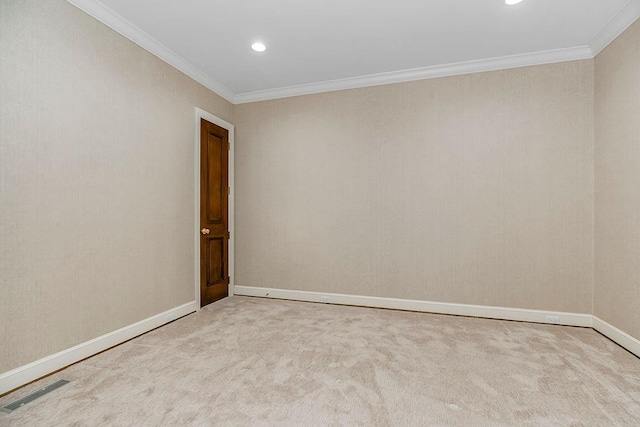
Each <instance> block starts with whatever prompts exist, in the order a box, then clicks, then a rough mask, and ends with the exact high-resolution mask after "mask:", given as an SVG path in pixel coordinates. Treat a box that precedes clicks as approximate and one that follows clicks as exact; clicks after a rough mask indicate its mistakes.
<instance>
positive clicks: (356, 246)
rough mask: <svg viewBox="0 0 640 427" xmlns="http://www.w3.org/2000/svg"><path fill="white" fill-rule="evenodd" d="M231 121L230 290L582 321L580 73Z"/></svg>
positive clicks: (584, 106) (587, 154)
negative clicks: (333, 295) (391, 300)
mask: <svg viewBox="0 0 640 427" xmlns="http://www.w3.org/2000/svg"><path fill="white" fill-rule="evenodd" d="M235 123H236V277H235V279H236V280H235V283H236V284H237V285H248V286H260V287H275V288H284V289H298V290H306V291H320V292H337V293H346V294H356V295H372V296H380V297H396V298H410V299H419V300H431V301H441V302H456V303H469V304H486V305H493V306H507V307H524V308H532V309H545V310H561V311H568V312H579V313H591V310H592V286H593V277H592V275H593V61H592V60H584V61H575V62H567V63H561V64H553V65H544V66H536V67H528V68H520V69H513V70H505V71H497V72H490V73H481V74H472V75H465V76H457V77H449V78H441V79H435V80H423V81H417V82H410V83H402V84H394V85H386V86H379V87H371V88H363V89H356V90H347V91H340V92H333V93H325V94H318V95H309V96H301V97H295V98H288V99H282V100H273V101H265V102H258V103H252V104H245V105H237V106H236V108H235Z"/></svg>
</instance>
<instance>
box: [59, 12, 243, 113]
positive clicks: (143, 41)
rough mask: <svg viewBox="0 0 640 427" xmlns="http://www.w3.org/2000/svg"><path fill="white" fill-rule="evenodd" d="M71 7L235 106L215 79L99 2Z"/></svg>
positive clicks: (232, 96) (222, 86) (231, 93)
mask: <svg viewBox="0 0 640 427" xmlns="http://www.w3.org/2000/svg"><path fill="white" fill-rule="evenodd" d="M67 1H68V2H69V3H71V4H72V5H74V6H75V7H77V8H78V9H80V10H82V11H83V12H85V13H86V14H87V15H90V16H92V17H94V18H95V19H97V20H98V21H100V22H102V23H103V24H105V25H106V26H107V27H109V28H111V29H113V30H114V31H116V32H118V33H120V34H122V35H123V36H124V37H126V38H127V39H129V40H131V41H132V42H134V43H135V44H137V45H138V46H140V47H142V48H143V49H145V50H147V51H149V52H151V53H152V54H153V55H155V56H157V57H158V58H160V59H161V60H163V61H164V62H166V63H167V64H169V65H171V66H172V67H174V68H176V69H178V70H180V71H182V72H183V73H184V74H186V75H187V76H189V77H191V78H192V79H193V80H195V81H197V82H198V83H200V84H202V85H203V86H204V87H206V88H208V89H210V90H212V91H213V92H215V93H217V94H218V95H220V96H221V97H223V98H224V99H226V100H227V101H229V102H231V103H233V102H234V98H235V94H234V93H233V92H232V91H231V89H229V88H228V87H226V86H225V85H223V84H222V83H220V82H219V81H217V80H215V79H214V78H212V77H210V76H209V75H207V74H206V73H205V72H204V71H202V70H200V69H199V68H197V67H196V66H194V65H193V64H191V63H190V62H188V61H187V60H185V59H184V58H182V57H181V56H180V55H178V54H177V53H175V52H174V51H172V50H171V49H169V48H168V47H166V46H165V45H163V44H162V43H160V42H159V41H158V40H156V39H154V38H153V37H151V36H150V35H149V34H147V33H146V32H144V31H143V30H141V29H140V28H138V27H137V26H135V25H134V24H132V23H131V22H130V21H128V20H126V19H125V18H123V17H122V16H120V15H118V14H117V13H116V12H114V11H113V10H111V9H110V8H108V7H107V6H105V5H104V4H102V3H101V2H100V1H98V0H67Z"/></svg>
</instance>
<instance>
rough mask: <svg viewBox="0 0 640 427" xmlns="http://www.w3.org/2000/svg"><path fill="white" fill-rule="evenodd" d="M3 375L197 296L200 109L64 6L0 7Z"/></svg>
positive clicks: (188, 94)
mask: <svg viewBox="0 0 640 427" xmlns="http://www.w3.org/2000/svg"><path fill="white" fill-rule="evenodd" d="M0 43H1V44H0V100H1V101H0V118H1V121H0V141H1V146H0V150H1V151H0V154H1V156H0V174H1V175H0V191H1V192H0V202H1V206H2V220H1V221H0V241H1V244H0V273H1V276H2V284H1V287H0V325H1V326H0V343H2V344H1V345H0V372H4V371H7V370H9V369H12V368H15V367H18V366H21V365H24V364H26V363H29V362H31V361H34V360H36V359H39V358H41V357H43V356H47V355H50V354H52V353H55V352H57V351H59V350H63V349H66V348H68V347H70V346H73V345H75V344H78V343H80V342H84V341H86V340H88V339H91V338H94V337H96V336H100V335H102V334H105V333H107V332H110V331H113V330H115V329H118V328H120V327H122V326H125V325H129V324H131V323H134V322H136V321H138V320H141V319H144V318H147V317H149V316H152V315H154V314H157V313H159V312H162V311H164V310H167V309H170V308H173V307H176V306H178V305H181V304H183V303H186V302H189V301H192V300H193V299H194V274H193V256H194V250H193V237H192V236H193V227H194V210H193V206H194V186H193V179H194V178H193V177H194V165H193V164H194V162H193V156H194V151H193V141H194V120H195V119H194V107H195V106H199V107H201V108H203V109H205V110H208V111H210V112H212V113H214V114H216V115H218V116H220V117H221V118H223V119H225V120H231V119H232V114H233V106H232V105H231V104H229V103H228V102H226V101H225V100H223V99H222V98H220V97H218V96H217V95H215V94H214V93H212V92H210V91H209V90H207V89H206V88H204V87H202V86H201V85H199V84H197V83H195V82H194V81H193V80H191V79H189V78H188V77H186V76H185V75H183V74H181V73H180V72H179V71H176V70H175V69H174V68H172V67H170V66H169V65H167V64H166V63H164V62H162V61H161V60H159V59H158V58H156V57H154V56H153V55H151V54H150V53H148V52H146V51H144V50H143V49H142V48H140V47H138V46H137V45H135V44H134V43H132V42H130V41H128V40H126V39H125V38H123V37H122V36H120V35H118V34H116V33H115V32H113V31H112V30H110V29H109V28H107V27H106V26H104V25H103V24H101V23H98V22H97V21H95V20H94V19H92V18H90V17H89V16H87V15H85V14H84V13H83V12H81V11H80V10H78V9H76V8H75V7H73V6H71V5H70V4H68V3H67V2H65V1H63V0H48V1H37V0H29V1H25V0H2V2H0Z"/></svg>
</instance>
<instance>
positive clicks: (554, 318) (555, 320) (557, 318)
mask: <svg viewBox="0 0 640 427" xmlns="http://www.w3.org/2000/svg"><path fill="white" fill-rule="evenodd" d="M547 322H549V323H560V316H547Z"/></svg>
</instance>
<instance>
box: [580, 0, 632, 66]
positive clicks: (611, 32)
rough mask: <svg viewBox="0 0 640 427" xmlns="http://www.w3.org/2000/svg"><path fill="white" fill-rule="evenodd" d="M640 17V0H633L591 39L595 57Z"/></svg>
mask: <svg viewBox="0 0 640 427" xmlns="http://www.w3.org/2000/svg"><path fill="white" fill-rule="evenodd" d="M638 18H640V0H632V1H631V3H629V4H628V5H627V6H626V7H625V8H624V9H622V11H621V12H620V13H619V14H618V15H616V17H615V18H613V20H612V21H611V22H610V23H609V24H608V25H607V26H606V27H604V29H603V30H602V31H600V33H598V35H597V36H595V37H594V38H593V40H591V43H589V46H590V47H591V55H592V56H593V57H595V56H596V55H598V54H599V53H600V52H602V51H603V50H604V48H605V47H607V46H609V44H610V43H611V42H612V41H614V40H615V39H616V38H617V37H618V36H619V35H620V34H622V32H623V31H624V30H626V29H627V28H629V26H631V24H633V23H634V22H635V21H636V20H637V19H638Z"/></svg>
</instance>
